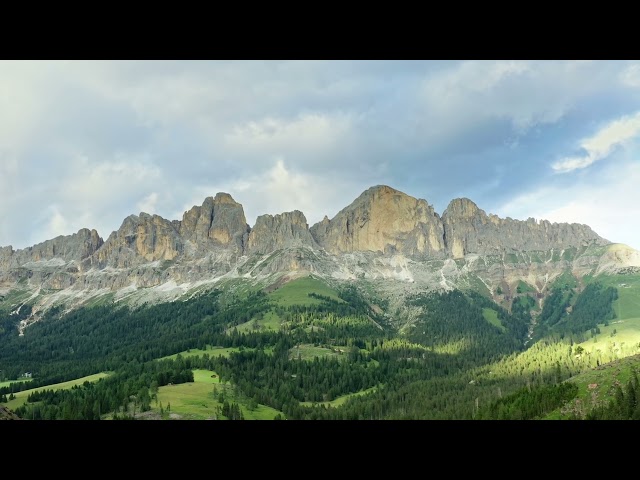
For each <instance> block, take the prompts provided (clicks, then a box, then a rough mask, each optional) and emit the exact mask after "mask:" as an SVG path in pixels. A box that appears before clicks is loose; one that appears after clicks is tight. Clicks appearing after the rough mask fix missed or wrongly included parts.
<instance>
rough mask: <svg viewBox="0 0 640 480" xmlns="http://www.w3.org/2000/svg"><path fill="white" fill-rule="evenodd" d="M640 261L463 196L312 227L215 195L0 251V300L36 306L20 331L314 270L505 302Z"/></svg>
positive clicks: (395, 203)
mask: <svg viewBox="0 0 640 480" xmlns="http://www.w3.org/2000/svg"><path fill="white" fill-rule="evenodd" d="M636 267H640V253H639V252H638V251H636V250H634V249H632V248H630V247H628V246H626V245H622V244H615V243H612V242H611V241H609V240H607V239H604V238H602V237H601V236H599V235H598V234H597V233H596V232H594V231H593V230H592V229H591V228H590V227H589V226H587V225H582V224H575V223H551V222H549V221H547V220H536V219H533V218H529V219H527V220H524V221H522V220H514V219H511V218H500V217H498V216H496V215H493V214H487V213H485V211H483V210H482V209H480V208H479V207H478V206H477V205H476V204H475V203H474V202H473V201H471V200H469V199H467V198H457V199H454V200H452V201H451V202H450V203H449V205H448V206H447V208H446V209H445V210H444V212H443V213H442V215H439V214H438V213H437V212H436V211H435V210H434V208H433V206H431V205H430V204H429V203H428V202H427V201H426V200H424V199H417V198H414V197H412V196H409V195H407V194H405V193H403V192H401V191H398V190H396V189H393V188H391V187H389V186H385V185H378V186H374V187H371V188H369V189H367V190H366V191H364V192H363V193H362V194H360V195H359V196H358V197H357V198H356V199H355V200H354V201H353V202H352V203H351V204H350V205H348V206H346V207H345V208H343V209H342V210H340V211H339V212H338V213H337V214H336V215H335V216H334V217H333V218H331V219H329V218H328V217H327V216H325V217H324V219H323V220H322V221H320V222H318V223H316V224H315V225H312V226H311V227H309V225H308V223H307V220H306V217H305V215H304V213H302V212H301V211H299V210H294V211H291V212H284V213H281V214H277V215H269V214H265V215H261V216H259V217H258V218H257V219H256V222H255V225H253V226H249V225H248V224H247V221H246V217H245V214H244V210H243V207H242V205H241V204H240V203H238V202H236V201H235V200H234V199H233V198H232V197H231V195H229V194H228V193H218V194H216V195H215V196H213V197H207V198H205V200H204V202H203V203H202V205H200V206H193V207H192V208H191V209H190V210H188V211H186V212H184V214H183V216H182V219H181V220H167V219H165V218H162V217H161V216H159V215H151V214H148V213H145V212H141V213H139V214H138V215H130V216H128V217H126V218H125V219H124V221H123V222H122V225H121V226H120V228H118V230H116V231H114V232H112V233H111V234H110V235H109V236H108V238H107V239H106V240H104V239H103V238H102V237H101V236H100V235H99V234H98V232H97V231H96V230H89V229H88V228H83V229H81V230H79V231H78V232H77V233H74V234H72V235H67V236H58V237H56V238H53V239H50V240H47V241H45V242H42V243H39V244H37V245H34V246H31V247H28V248H24V249H19V250H14V249H13V248H12V247H11V246H6V247H0V297H3V296H7V295H9V294H14V295H15V294H16V293H17V292H19V293H20V295H17V296H16V298H20V299H22V303H26V302H29V303H30V304H31V305H32V306H33V309H32V314H31V315H30V317H29V318H28V319H25V320H23V321H22V323H21V328H24V327H25V326H27V325H28V324H30V323H32V322H33V321H37V320H38V319H39V318H40V317H41V315H42V313H44V312H45V311H46V310H47V309H49V308H51V307H52V306H55V305H62V304H63V305H65V308H67V309H72V308H75V307H77V306H80V305H84V304H87V303H88V302H95V301H96V300H97V299H100V298H101V299H102V300H103V301H126V302H130V303H134V304H135V303H143V302H157V301H164V300H172V299H175V298H178V297H181V296H183V295H188V294H192V293H193V292H194V291H195V290H198V289H203V288H207V287H209V286H213V285H219V284H223V283H225V282H227V281H229V280H233V279H243V280H246V281H248V282H250V283H253V284H255V285H259V286H262V287H265V288H269V287H270V286H272V285H278V284H282V283H283V282H286V281H287V280H289V279H292V278H297V277H300V276H304V275H308V274H313V275H316V276H318V277H320V278H323V279H325V280H327V281H329V282H332V281H335V282H339V281H345V280H357V279H362V280H368V281H370V282H372V283H373V284H375V285H377V287H376V288H377V289H378V290H380V292H381V293H382V295H383V296H387V297H389V298H390V299H391V301H393V300H394V299H397V300H398V301H399V302H401V301H402V298H404V296H405V295H406V294H407V293H411V292H416V291H424V290H433V289H436V290H437V289H439V290H442V289H444V290H447V289H453V288H458V289H465V288H472V289H476V290H479V291H481V292H482V293H484V294H486V295H489V296H491V297H492V298H493V299H494V300H496V301H503V302H504V301H506V302H508V301H509V300H510V298H511V297H512V295H513V293H514V292H515V289H516V288H517V286H518V285H519V282H525V283H526V284H527V285H529V286H530V287H531V288H532V289H534V290H535V291H537V292H538V294H539V297H542V296H544V294H545V289H546V287H547V286H548V285H549V284H550V283H551V282H552V281H553V280H554V278H556V277H558V276H559V275H561V274H562V273H563V272H565V271H567V270H569V271H571V272H573V273H574V274H576V275H577V276H583V275H587V274H590V275H598V274H600V273H603V272H609V273H615V272H618V271H621V270H624V269H628V268H636ZM17 308H19V306H18V307H17Z"/></svg>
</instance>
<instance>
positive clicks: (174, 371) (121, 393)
mask: <svg viewBox="0 0 640 480" xmlns="http://www.w3.org/2000/svg"><path fill="white" fill-rule="evenodd" d="M188 360H189V359H186V360H185V359H182V358H181V357H178V358H177V359H176V360H163V361H151V362H146V363H144V364H140V363H138V362H137V361H133V362H131V363H129V364H127V365H123V366H122V367H121V368H120V370H119V371H118V372H117V373H116V374H114V375H112V376H109V377H106V378H102V379H100V380H99V381H97V382H95V383H91V382H84V383H83V384H82V385H80V386H74V387H73V388H71V389H68V390H52V389H46V388H45V389H42V390H38V391H36V392H34V393H31V394H30V395H29V396H28V397H27V402H28V403H26V404H25V405H23V406H22V407H19V408H17V409H16V414H18V415H19V416H20V417H22V418H26V419H33V420H100V417H101V415H103V414H107V413H109V412H113V413H114V414H115V415H117V414H118V413H120V418H127V417H134V416H135V412H136V411H138V412H140V411H147V410H149V408H150V403H151V400H152V397H153V396H154V395H155V394H156V393H157V390H158V387H161V386H163V385H168V384H169V383H173V384H180V383H185V382H192V381H193V370H192V365H191V363H190V361H188Z"/></svg>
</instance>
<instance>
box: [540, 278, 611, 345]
mask: <svg viewBox="0 0 640 480" xmlns="http://www.w3.org/2000/svg"><path fill="white" fill-rule="evenodd" d="M574 296H575V294H574V293H573V290H566V289H560V288H556V289H554V290H553V291H552V293H551V295H549V297H548V298H547V299H546V300H545V302H544V307H543V309H542V312H541V313H540V315H539V317H538V325H537V327H536V334H535V338H536V339H540V338H544V337H545V336H549V335H554V336H556V337H559V338H562V337H564V336H579V335H582V334H584V332H586V331H589V330H592V329H594V330H595V329H596V328H597V327H598V324H605V325H608V324H609V321H610V320H612V319H614V318H615V315H616V314H615V310H614V309H613V302H614V301H615V300H617V298H618V291H617V290H616V289H615V288H613V287H605V286H604V285H602V284H600V283H597V282H594V283H590V284H589V285H587V286H586V287H585V289H584V290H583V291H582V292H581V293H580V294H578V295H577V297H576V298H575V302H574V303H573V305H572V299H573V297H574Z"/></svg>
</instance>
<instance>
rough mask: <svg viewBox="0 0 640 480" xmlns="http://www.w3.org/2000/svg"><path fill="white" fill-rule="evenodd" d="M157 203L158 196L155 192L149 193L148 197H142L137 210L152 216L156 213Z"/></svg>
mask: <svg viewBox="0 0 640 480" xmlns="http://www.w3.org/2000/svg"><path fill="white" fill-rule="evenodd" d="M157 203H158V194H157V193H156V192H151V193H150V194H149V195H147V196H146V197H144V198H143V199H142V200H141V201H140V202H138V205H137V206H138V210H140V211H141V212H145V213H149V214H154V213H155V211H156V204H157Z"/></svg>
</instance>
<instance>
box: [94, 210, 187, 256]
mask: <svg viewBox="0 0 640 480" xmlns="http://www.w3.org/2000/svg"><path fill="white" fill-rule="evenodd" d="M183 247H184V242H183V240H182V238H181V237H180V235H179V234H178V232H177V231H176V229H175V226H174V225H173V223H172V222H170V221H169V220H165V219H164V218H162V217H160V216H159V215H149V214H148V213H144V212H142V213H140V215H139V216H138V215H129V216H128V217H127V218H125V219H124V222H122V225H121V226H120V228H119V229H118V230H117V231H115V232H113V233H112V234H111V235H109V238H108V239H107V241H106V242H105V243H104V245H103V246H102V248H100V249H99V250H98V251H97V252H95V253H94V255H92V257H91V258H90V259H88V262H85V265H87V264H88V265H87V266H89V265H90V266H93V267H97V268H105V267H107V266H109V267H113V268H128V267H133V266H136V265H141V264H143V263H147V262H154V261H156V260H173V259H174V258H176V257H177V256H178V255H180V253H181V252H182V250H183Z"/></svg>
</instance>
